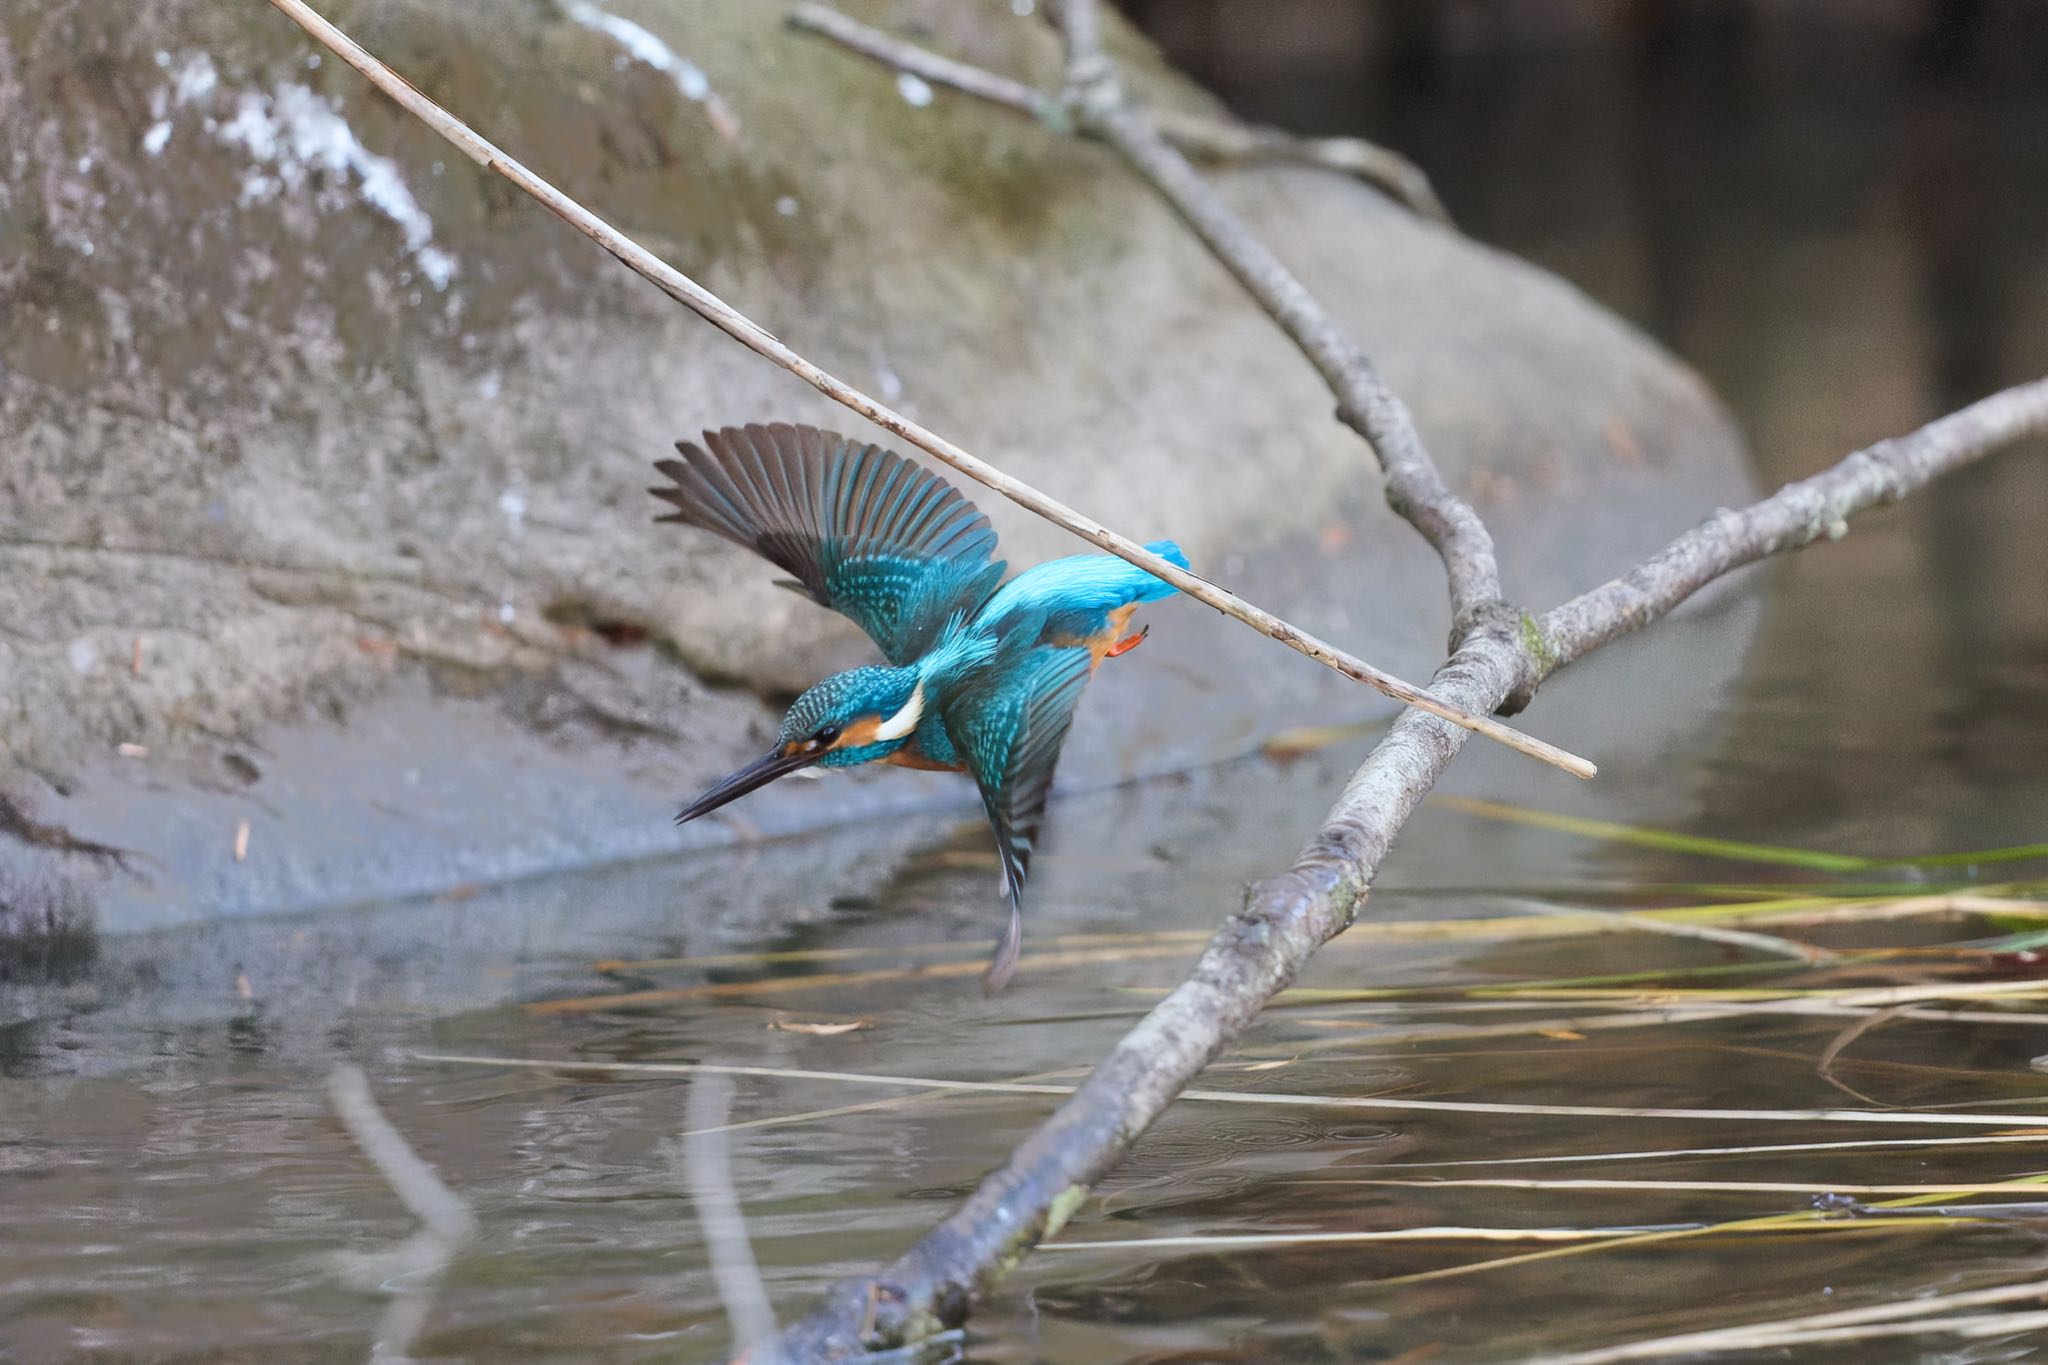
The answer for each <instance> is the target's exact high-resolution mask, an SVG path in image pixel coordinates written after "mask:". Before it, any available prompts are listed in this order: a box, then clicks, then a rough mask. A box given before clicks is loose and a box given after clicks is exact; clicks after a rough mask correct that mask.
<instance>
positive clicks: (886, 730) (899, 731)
mask: <svg viewBox="0 0 2048 1365" xmlns="http://www.w3.org/2000/svg"><path fill="white" fill-rule="evenodd" d="M923 719H924V681H923V680H922V679H919V680H918V684H917V686H916V687H913V688H911V689H910V700H909V701H907V702H904V703H903V709H902V710H901V711H898V712H897V713H896V714H895V715H893V716H891V717H889V719H887V720H885V721H883V722H882V723H881V724H880V725H879V726H877V727H875V738H876V739H878V740H883V739H902V738H904V737H905V736H906V735H908V734H909V733H910V732H911V731H912V730H915V729H916V728H917V723H918V722H919V721H920V720H923Z"/></svg>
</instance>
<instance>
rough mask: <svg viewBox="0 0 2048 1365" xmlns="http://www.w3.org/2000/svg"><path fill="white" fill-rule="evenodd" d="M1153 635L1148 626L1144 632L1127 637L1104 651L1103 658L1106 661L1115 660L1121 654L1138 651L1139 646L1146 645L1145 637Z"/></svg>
mask: <svg viewBox="0 0 2048 1365" xmlns="http://www.w3.org/2000/svg"><path fill="white" fill-rule="evenodd" d="M1151 633H1152V627H1150V626H1147V627H1145V628H1144V629H1143V630H1141V631H1139V632H1138V633H1137V634H1136V635H1126V636H1124V638H1123V639H1121V640H1118V641H1117V642H1116V643H1115V644H1113V645H1111V646H1110V647H1109V648H1108V649H1105V650H1104V651H1102V657H1103V658H1105V659H1114V658H1115V657H1116V656H1117V655H1119V654H1128V653H1130V652H1131V651H1132V650H1134V649H1136V648H1137V647H1138V646H1139V645H1142V644H1144V643H1145V637H1146V636H1147V635H1150V634H1151Z"/></svg>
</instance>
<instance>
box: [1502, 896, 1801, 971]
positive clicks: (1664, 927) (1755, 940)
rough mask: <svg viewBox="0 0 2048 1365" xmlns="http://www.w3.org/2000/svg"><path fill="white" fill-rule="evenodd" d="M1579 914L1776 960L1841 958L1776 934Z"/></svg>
mask: <svg viewBox="0 0 2048 1365" xmlns="http://www.w3.org/2000/svg"><path fill="white" fill-rule="evenodd" d="M1536 912H1537V913H1555V912H1554V911H1552V910H1551V909H1550V907H1548V906H1541V907H1537V908H1536ZM1578 913H1579V914H1582V915H1591V916H1593V917H1594V918H1595V919H1599V920H1602V921H1605V922H1606V923H1609V924H1612V925H1613V926H1614V927H1615V928H1617V929H1637V930H1641V931H1642V932H1644V933H1650V934H1666V935H1669V936H1670V937H1672V938H1691V939H1701V940H1704V941H1706V942H1708V943H1725V944H1728V945H1729V946H1731V947H1735V948H1748V949H1750V950H1752V951H1754V952H1759V953H1767V954H1769V955H1771V956H1773V957H1789V958H1792V959H1793V960H1794V961H1798V962H1804V963H1808V964H1810V965H1814V966H1819V965H1821V964H1823V963H1832V962H1834V961H1836V960H1837V959H1838V958H1839V957H1840V956H1841V955H1840V954H1839V953H1835V952H1833V951H1831V950H1829V949H1827V948H1821V947H1817V946H1816V945H1814V944H1811V943H1798V942H1795V941H1793V940H1792V939H1789V938H1780V937H1778V936H1777V935H1776V934H1759V933H1756V932H1754V931H1752V930H1749V929H1724V928H1722V927H1720V926H1718V925H1713V924H1695V923H1689V922H1687V921H1684V920H1669V919H1658V918H1656V917H1655V916H1654V915H1644V914H1639V913H1637V912H1635V911H1629V910H1596V909H1593V908H1591V907H1581V908H1580V909H1579V910H1578Z"/></svg>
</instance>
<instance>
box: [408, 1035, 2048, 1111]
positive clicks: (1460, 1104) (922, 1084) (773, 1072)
mask: <svg viewBox="0 0 2048 1365" xmlns="http://www.w3.org/2000/svg"><path fill="white" fill-rule="evenodd" d="M411 1055H412V1058H413V1060H414V1061H419V1062H434V1063H438V1064H442V1065H449V1066H495V1067H507V1068H516V1069H521V1070H528V1071H564V1072H573V1073H576V1074H580V1075H595V1076H698V1075H704V1074H707V1073H712V1072H717V1073H723V1074H726V1075H732V1076H759V1077H764V1078H768V1079H774V1080H790V1081H834V1082H838V1083H840V1084H844V1085H881V1086H902V1087H907V1088H910V1089H917V1090H959V1091H968V1092H978V1093H981V1094H990V1095H1071V1094H1072V1093H1073V1092H1074V1088H1075V1087H1073V1086H1071V1085H1050V1084H1034V1083H1028V1082H1017V1081H953V1080H944V1079H940V1078H936V1077H929V1076H885V1075H874V1074H871V1073H867V1072H859V1071H816V1070H811V1069H809V1068H804V1067H779V1066H723V1065H718V1064H715V1063H710V1062H590V1061H579V1060H577V1059H575V1058H559V1059H549V1058H544V1057H479V1056H464V1055H459V1054H454V1053H442V1052H415V1053H413V1054H411ZM1181 1098H1183V1099H1188V1100H1195V1101H1199V1102H1203V1103H1208V1104H1246V1105H1270V1106H1274V1107H1279V1108H1309V1109H1360V1110H1368V1111H1372V1112H1407V1113H1431V1114H1520V1115H1525V1116H1529V1117H1552V1118H1596V1119H1599V1118H1607V1119H1696V1120H1699V1121H1702V1122H1716V1123H1719V1122H1726V1123H1878V1124H1932V1125H1942V1126H1956V1127H1977V1128H1991V1127H2000V1128H2011V1127H2013V1126H2014V1125H2016V1124H2018V1125H2025V1126H2028V1127H2048V1115H2042V1114H1951V1113H1929V1112H1926V1111H1923V1110H1905V1109H1886V1110H1868V1109H1684V1108H1662V1109H1631V1108H1623V1107H1619V1106H1614V1105H1600V1104H1503V1103H1494V1102H1488V1101H1483V1100H1407V1099H1395V1098H1392V1097H1390V1096H1368V1095H1296V1094H1275V1093H1267V1092H1259V1091H1235V1090H1186V1091H1183V1092H1182V1095H1181Z"/></svg>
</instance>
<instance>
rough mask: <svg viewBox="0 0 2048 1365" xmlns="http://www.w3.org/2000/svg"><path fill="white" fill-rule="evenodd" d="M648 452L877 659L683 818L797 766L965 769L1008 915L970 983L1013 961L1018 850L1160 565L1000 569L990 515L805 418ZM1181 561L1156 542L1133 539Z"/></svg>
mask: <svg viewBox="0 0 2048 1365" xmlns="http://www.w3.org/2000/svg"><path fill="white" fill-rule="evenodd" d="M676 452H677V454H678V455H679V456H680V457H681V458H679V459H674V460H662V461H659V462H658V463H657V464H656V465H655V468H656V469H657V470H658V471H660V473H661V474H662V475H663V477H664V478H666V479H667V480H668V482H667V483H665V484H663V485H661V486H660V487H657V488H651V489H649V490H648V491H649V492H650V493H652V494H654V496H655V497H657V498H660V499H661V500H662V501H664V502H666V503H668V504H669V505H670V506H672V507H673V508H674V509H675V510H674V511H673V512H671V513H669V514H668V515H666V516H663V517H659V518H657V520H660V521H665V522H666V521H675V522H682V523H684V524H686V525H689V526H695V527H699V528H701V529H703V530H706V531H710V532H713V533H715V534H717V535H720V536H723V537H724V538H725V539H727V540H730V541H732V542H734V543H735V544H738V545H743V546H745V547H747V548H748V549H750V550H753V551H754V552H755V553H756V554H758V555H760V556H761V557H762V558H763V559H766V560H768V561H769V562H770V563H772V564H774V565H775V566H776V567H777V568H779V569H781V570H783V571H784V572H785V573H788V574H791V575H793V577H792V578H790V579H784V580H777V581H778V583H779V585H780V586H782V587H786V588H790V589H792V590H794V591H796V592H799V593H801V594H803V595H805V596H807V597H809V598H811V600H813V601H815V602H817V603H818V604H820V605H821V606H825V607H829V608H831V609H832V610H834V611H836V612H839V613H840V614H841V615H843V616H846V617H848V618H850V619H851V620H852V621H853V623H854V624H855V625H857V626H859V627H860V628H861V629H862V630H864V631H866V632H867V634H868V637H869V638H870V639H872V640H873V641H874V642H875V644H876V645H877V646H878V647H879V648H880V649H881V652H882V657H883V658H884V659H886V660H887V661H888V662H887V663H886V664H873V665H869V666H866V667H862V668H855V669H850V670H848V671H846V672H843V673H835V674H833V675H832V676H831V677H829V678H826V679H825V680H824V681H823V682H821V683H819V684H817V685H816V686H815V687H812V688H811V689H809V690H808V691H806V692H805V693H804V694H803V695H801V696H799V697H798V698H797V699H796V701H795V703H794V704H793V705H791V706H790V708H789V713H788V714H787V715H785V716H784V717H783V718H782V725H781V728H780V729H779V731H778V732H777V734H776V737H775V744H774V747H773V748H771V749H769V751H768V752H767V753H766V754H764V755H763V756H762V757H760V758H758V759H756V760H754V761H753V762H752V763H749V764H748V765H747V766H746V767H744V768H741V769H740V770H739V771H738V772H736V773H733V774H732V775H731V776H729V777H727V778H725V779H724V780H723V781H721V782H719V783H718V784H716V785H715V786H713V787H712V788H711V789H710V790H709V791H706V792H705V793H704V794H703V795H702V796H699V797H698V798H697V799H696V800H695V801H692V802H691V803H690V804H689V805H688V806H686V807H685V808H684V809H683V812H682V813H681V814H680V815H678V816H676V823H677V824H679V825H680V824H684V823H687V822H688V821H691V820H695V819H696V818H697V817H698V816H700V815H705V814H708V813H709V812H711V811H714V810H717V809H718V808H719V807H720V806H723V805H725V804H726V803H727V802H729V801H732V800H734V799H736V798H738V797H741V796H744V795H746V794H747V793H748V792H750V791H753V790H755V789H756V788H758V787H763V786H766V785H767V784H768V783H770V782H773V781H774V780H775V779H777V778H779V777H786V776H788V775H789V774H790V773H793V772H797V771H798V770H800V769H804V768H810V767H814V766H815V767H820V768H851V767H854V766H856V765H858V764H862V763H893V764H896V765H897V766H899V767H906V768H928V769H939V770H942V771H947V772H965V773H967V774H969V775H970V776H972V777H973V778H974V781H975V783H976V785H977V786H979V787H980V789H981V800H982V805H983V807H984V808H985V809H986V811H987V812H988V820H989V824H990V825H991V826H993V827H994V830H995V837H996V852H997V854H998V857H999V861H1000V863H1001V866H1002V886H1003V894H1004V897H1005V898H1006V899H1007V901H1008V902H1009V919H1008V921H1007V923H1006V925H1005V927H1004V929H1003V932H1002V935H1001V936H1000V937H999V938H998V939H997V940H996V946H995V951H994V954H993V955H992V957H991V959H990V962H989V967H988V971H987V973H986V974H985V975H984V977H983V986H984V989H986V990H988V991H989V992H995V991H999V990H1001V989H1002V988H1003V986H1004V984H1005V983H1006V982H1008V980H1009V978H1010V975H1011V973H1012V972H1013V971H1014V970H1015V969H1016V966H1017V954H1018V950H1019V948H1020V946H1021V945H1022V942H1023V917H1022V912H1021V905H1022V897H1023V891H1024V877H1025V873H1026V872H1027V871H1028V870H1029V868H1030V865H1031V848H1032V845H1033V844H1034V843H1035V842H1036V840H1037V838H1038V830H1039V826H1040V824H1041V823H1042V821H1043V819H1044V816H1045V800H1046V793H1047V791H1048V790H1049V788H1050V787H1051V785H1052V773H1053V767H1054V765H1055V764H1056V763H1058V761H1059V756H1060V746H1061V745H1062V744H1064V743H1065V741H1066V738H1067V727H1068V724H1069V723H1070V722H1071V720H1072V719H1073V714H1074V706H1075V704H1076V703H1077V702H1078V701H1079V700H1080V697H1081V689H1082V687H1083V685H1085V684H1086V683H1087V681H1088V679H1089V677H1090V676H1091V675H1092V674H1093V673H1094V671H1095V669H1096V666H1097V665H1099V664H1100V663H1101V662H1102V661H1103V660H1104V659H1110V658H1115V657H1116V656H1117V655H1120V654H1123V653H1126V652H1128V651H1129V650H1131V649H1133V648H1135V647H1136V646H1137V645H1138V644H1139V642H1140V641H1142V640H1143V639H1144V638H1145V636H1146V635H1147V634H1148V633H1149V631H1150V627H1147V628H1146V629H1145V630H1141V631H1135V632H1134V631H1132V630H1131V628H1130V626H1131V617H1132V615H1133V613H1135V612H1136V611H1137V609H1138V606H1139V604H1140V603H1143V602H1155V601H1158V600H1159V599H1161V598H1164V597H1170V596H1172V595H1173V594H1174V592H1175V591H1176V589H1175V588H1174V587H1173V586H1172V585H1171V584H1169V583H1167V582H1165V581H1164V580H1162V579H1160V578H1157V577H1155V576H1153V575H1152V574H1149V573H1147V572H1145V571H1144V570H1143V569H1140V568H1138V567H1137V566H1135V565H1133V564H1130V563H1128V562H1126V561H1125V560H1122V559H1118V558H1116V557H1115V556H1113V555H1073V556H1070V557H1068V558H1065V559H1055V560H1050V561H1048V562H1046V563H1044V564H1038V565H1034V566H1033V567H1031V568H1029V569H1026V570H1025V571H1024V572H1023V573H1020V574H1018V575H1017V576H1016V577H1015V578H1012V579H1010V580H1009V581H1008V582H1007V583H1005V582H1003V581H1002V579H1003V573H1004V570H1005V569H1006V568H1007V565H1006V564H1005V563H1004V562H1003V561H1002V560H999V559H996V558H995V550H996V533H995V530H994V528H993V527H991V526H990V525H989V521H988V517H987V516H986V515H984V514H983V513H982V512H981V511H980V510H979V509H977V508H976V507H975V506H974V504H973V503H972V502H970V501H968V500H967V498H965V497H963V496H962V495H961V493H960V491H959V490H958V489H956V488H954V487H953V486H952V485H951V484H949V483H947V482H946V481H945V480H943V479H941V478H939V477H937V476H936V475H934V474H932V473H930V472H928V471H927V470H925V469H923V468H922V467H920V466H919V465H916V464H914V463H912V462H911V461H909V460H906V459H904V458H903V457H902V456H900V455H898V454H896V453H895V452H894V451H890V450H885V449H883V448H881V447H880V446H876V445H870V444H864V443H862V442H859V441H855V440H851V439H849V438H847V437H845V436H838V435H835V434H833V433H832V432H829V431H820V430H818V429H816V428H815V427H807V426H791V425H788V424H786V423H780V422H778V423H771V424H765V425H763V424H751V425H748V426H743V427H725V428H722V429H721V430H718V431H707V432H705V433H704V437H703V444H702V445H698V444H694V443H692V442H689V441H678V442H676ZM1145 548H1146V549H1147V550H1150V551H1151V552H1152V553H1153V554H1156V555H1158V556H1160V557H1161V558H1162V559H1165V560H1167V561H1168V562H1169V563H1172V564H1176V565H1178V566H1179V567H1181V568H1183V569H1185V568H1187V567H1188V558H1187V556H1186V555H1185V554H1183V553H1182V552H1181V548H1180V546H1178V545H1176V544H1175V543H1174V542H1172V541H1170V540H1159V541H1154V542H1153V543H1151V544H1150V545H1147V546H1146V547H1145Z"/></svg>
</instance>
